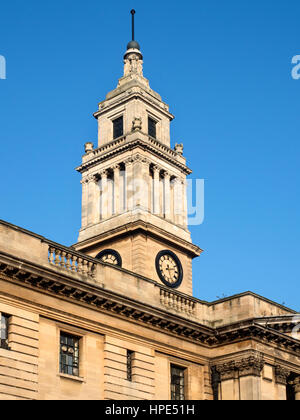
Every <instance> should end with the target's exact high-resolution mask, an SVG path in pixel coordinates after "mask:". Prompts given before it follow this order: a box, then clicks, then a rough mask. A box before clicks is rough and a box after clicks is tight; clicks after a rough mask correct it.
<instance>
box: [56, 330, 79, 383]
mask: <svg viewBox="0 0 300 420" xmlns="http://www.w3.org/2000/svg"><path fill="white" fill-rule="evenodd" d="M79 340H80V338H79V337H75V336H73V335H70V334H66V333H63V332H61V333H60V372H61V373H65V374H67V375H73V376H79Z"/></svg>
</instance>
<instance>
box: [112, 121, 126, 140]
mask: <svg viewBox="0 0 300 420" xmlns="http://www.w3.org/2000/svg"><path fill="white" fill-rule="evenodd" d="M113 126H114V139H117V138H118V137H122V136H123V132H124V131H123V117H119V118H117V119H115V120H114V121H113Z"/></svg>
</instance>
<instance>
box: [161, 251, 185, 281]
mask: <svg viewBox="0 0 300 420" xmlns="http://www.w3.org/2000/svg"><path fill="white" fill-rule="evenodd" d="M156 271H157V274H158V276H159V278H160V279H161V281H162V282H163V283H164V284H165V285H166V286H168V287H172V288H176V287H179V286H180V284H181V282H182V278H183V270H182V265H181V262H180V260H179V258H178V257H177V255H176V254H174V252H172V251H168V250H165V251H160V252H159V253H158V254H157V257H156Z"/></svg>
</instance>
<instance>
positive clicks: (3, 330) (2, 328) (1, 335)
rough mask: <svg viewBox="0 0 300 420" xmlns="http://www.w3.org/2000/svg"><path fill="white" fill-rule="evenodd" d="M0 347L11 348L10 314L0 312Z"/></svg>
mask: <svg viewBox="0 0 300 420" xmlns="http://www.w3.org/2000/svg"><path fill="white" fill-rule="evenodd" d="M0 317H1V318H0V322H1V324H0V348H2V349H6V350H9V345H8V327H9V318H10V316H9V315H5V314H0Z"/></svg>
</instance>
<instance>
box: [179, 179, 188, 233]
mask: <svg viewBox="0 0 300 420" xmlns="http://www.w3.org/2000/svg"><path fill="white" fill-rule="evenodd" d="M181 184H182V223H183V226H184V227H187V222H188V220H187V216H188V208H187V191H186V189H187V182H186V178H184V179H183V180H182V181H181Z"/></svg>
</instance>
